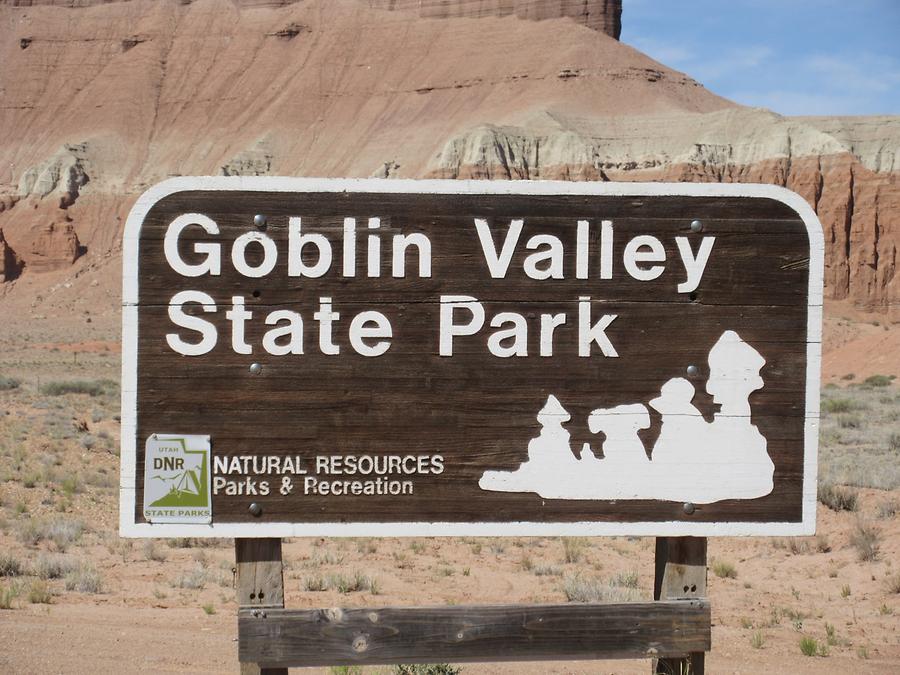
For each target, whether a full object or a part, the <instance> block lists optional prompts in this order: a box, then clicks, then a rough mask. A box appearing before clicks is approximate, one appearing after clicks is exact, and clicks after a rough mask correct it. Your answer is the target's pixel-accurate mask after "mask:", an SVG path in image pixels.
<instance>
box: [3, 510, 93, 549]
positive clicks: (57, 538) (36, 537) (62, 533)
mask: <svg viewBox="0 0 900 675" xmlns="http://www.w3.org/2000/svg"><path fill="white" fill-rule="evenodd" d="M83 533H84V523H82V522H81V521H80V520H77V519H71V518H51V519H49V520H33V519H29V520H28V521H26V522H24V523H22V525H20V526H19V530H18V537H19V541H21V542H22V543H23V544H25V545H27V546H36V545H37V544H39V543H40V542H42V541H45V540H46V541H51V542H53V544H54V546H55V547H56V549H57V550H58V551H65V550H66V549H67V548H68V547H69V546H70V545H71V544H73V543H75V542H77V541H78V540H79V539H80V538H81V535H82V534H83Z"/></svg>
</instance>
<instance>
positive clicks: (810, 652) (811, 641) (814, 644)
mask: <svg viewBox="0 0 900 675" xmlns="http://www.w3.org/2000/svg"><path fill="white" fill-rule="evenodd" d="M800 651H801V652H803V655H804V656H815V655H816V654H817V653H818V651H819V643H818V641H817V640H816V639H815V638H812V637H808V636H804V637H802V638H800Z"/></svg>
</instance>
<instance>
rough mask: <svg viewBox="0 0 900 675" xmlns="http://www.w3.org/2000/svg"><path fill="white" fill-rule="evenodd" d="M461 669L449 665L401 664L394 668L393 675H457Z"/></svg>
mask: <svg viewBox="0 0 900 675" xmlns="http://www.w3.org/2000/svg"><path fill="white" fill-rule="evenodd" d="M460 672H462V669H461V668H459V667H458V666H451V665H450V664H449V663H415V664H410V663H401V664H399V665H396V666H394V673H393V675H459V673H460Z"/></svg>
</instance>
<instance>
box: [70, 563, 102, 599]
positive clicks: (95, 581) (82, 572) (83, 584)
mask: <svg viewBox="0 0 900 675" xmlns="http://www.w3.org/2000/svg"><path fill="white" fill-rule="evenodd" d="M65 583H66V590H67V591H77V592H78V593H100V592H102V591H103V578H102V577H101V576H100V572H98V571H97V570H96V569H95V568H94V566H93V565H90V564H82V565H79V566H78V567H77V568H76V569H74V570H72V571H71V572H69V573H68V574H67V575H66V582H65Z"/></svg>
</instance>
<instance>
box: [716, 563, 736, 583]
mask: <svg viewBox="0 0 900 675" xmlns="http://www.w3.org/2000/svg"><path fill="white" fill-rule="evenodd" d="M712 571H713V574H715V575H716V576H717V577H719V578H720V579H737V569H736V568H735V566H734V564H732V563H730V562H728V561H727V560H716V561H714V562H713V564H712Z"/></svg>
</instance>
